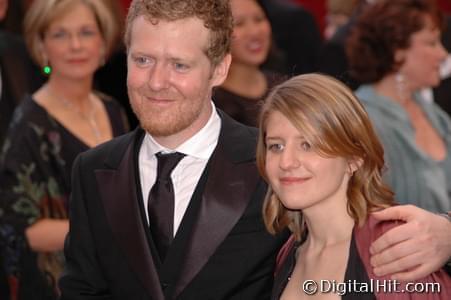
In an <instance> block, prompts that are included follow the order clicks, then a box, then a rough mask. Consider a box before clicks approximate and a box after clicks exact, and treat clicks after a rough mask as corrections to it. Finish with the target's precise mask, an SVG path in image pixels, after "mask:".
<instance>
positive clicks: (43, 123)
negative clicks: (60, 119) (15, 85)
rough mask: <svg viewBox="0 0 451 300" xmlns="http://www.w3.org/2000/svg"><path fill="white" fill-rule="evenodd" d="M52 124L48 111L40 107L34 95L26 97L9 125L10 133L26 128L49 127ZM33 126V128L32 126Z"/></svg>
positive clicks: (15, 111)
mask: <svg viewBox="0 0 451 300" xmlns="http://www.w3.org/2000/svg"><path fill="white" fill-rule="evenodd" d="M50 123H52V120H51V118H49V115H48V113H47V111H46V110H45V109H44V107H42V106H41V105H39V104H38V103H37V102H36V101H35V100H34V98H33V96H32V95H29V94H27V95H25V96H24V97H23V99H22V101H21V102H20V103H19V105H18V106H17V107H16V109H15V110H14V113H13V117H12V119H11V122H10V125H9V131H15V130H17V129H20V130H24V129H25V128H24V127H28V128H30V127H33V126H38V127H47V126H49V125H51V124H50ZM30 125H31V126H30Z"/></svg>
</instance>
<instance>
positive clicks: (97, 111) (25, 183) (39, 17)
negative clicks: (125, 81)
mask: <svg viewBox="0 0 451 300" xmlns="http://www.w3.org/2000/svg"><path fill="white" fill-rule="evenodd" d="M25 33H26V36H25V38H26V42H27V45H28V47H29V51H30V53H31V55H32V57H33V58H34V59H35V61H36V62H37V63H38V64H39V65H40V66H41V67H43V68H44V69H45V71H47V72H48V71H49V70H50V68H51V73H50V75H49V78H48V81H47V83H46V84H45V85H44V86H42V87H41V88H40V89H39V90H37V91H36V92H35V93H34V94H33V95H30V96H27V97H26V98H25V99H24V100H23V101H22V102H21V104H20V106H19V107H18V108H17V109H16V111H15V114H14V117H13V120H12V123H11V126H10V128H9V131H8V134H7V137H6V139H5V143H4V147H3V151H2V154H1V157H0V159H1V162H0V163H1V164H0V167H1V169H0V201H1V202H0V204H1V207H0V208H1V222H2V224H1V226H0V228H1V229H0V239H1V240H0V241H1V242H2V244H3V245H2V248H1V250H2V253H1V255H2V257H4V259H5V261H4V268H5V271H6V274H7V276H8V281H9V283H10V285H9V287H10V294H11V298H12V299H16V297H17V298H18V299H56V297H57V294H58V291H57V288H56V282H57V280H58V277H59V274H60V272H61V270H62V267H63V264H64V258H63V254H62V249H63V243H64V238H65V236H66V233H67V231H68V220H67V217H68V216H67V200H68V196H69V193H70V191H71V181H70V172H71V168H72V164H73V162H74V160H75V157H76V156H77V155H78V154H79V153H80V152H83V151H86V150H88V149H89V148H92V147H95V146H97V145H98V144H100V143H103V142H105V141H107V140H110V139H111V138H112V137H114V136H118V135H120V134H123V133H125V132H126V131H127V124H126V122H125V121H124V120H125V119H124V114H123V111H122V108H121V107H120V106H119V105H118V103H117V102H116V101H115V100H113V99H111V98H110V97H108V96H106V95H103V94H100V93H97V92H95V91H94V90H93V87H92V83H93V75H94V72H95V71H96V70H97V69H98V68H99V66H101V65H103V64H104V63H105V60H106V59H107V58H108V55H109V53H110V50H111V49H112V46H113V41H114V40H115V37H116V36H117V27H116V24H115V22H114V21H113V17H112V14H111V12H110V11H109V9H108V8H107V7H106V6H105V5H104V3H103V1H97V0H61V1H57V0H35V1H33V3H32V5H31V7H30V8H29V10H28V12H27V15H26V18H25Z"/></svg>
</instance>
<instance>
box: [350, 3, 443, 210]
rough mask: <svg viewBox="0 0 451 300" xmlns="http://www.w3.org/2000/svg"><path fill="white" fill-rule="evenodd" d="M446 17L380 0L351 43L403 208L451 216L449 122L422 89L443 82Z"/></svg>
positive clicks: (431, 7)
mask: <svg viewBox="0 0 451 300" xmlns="http://www.w3.org/2000/svg"><path fill="white" fill-rule="evenodd" d="M442 22H443V20H442V15H441V13H440V11H439V9H438V8H437V7H436V5H435V3H434V2H433V1H429V0H398V1H389V0H380V1H378V2H376V3H375V4H372V5H369V6H367V7H366V9H365V10H364V11H363V12H362V14H361V15H360V16H359V18H358V19H357V21H356V24H355V26H354V28H353V31H352V33H351V36H350V37H349V39H348V43H347V54H348V59H349V63H350V69H351V71H352V74H353V76H354V77H355V78H358V79H359V80H360V81H361V82H364V83H366V84H365V85H363V86H361V87H360V88H359V89H358V90H357V92H356V95H357V97H358V98H359V99H360V100H361V101H362V102H363V104H364V106H365V108H366V110H367V111H368V113H369V115H370V117H371V120H372V122H373V124H374V125H375V127H376V130H377V132H378V134H379V137H380V138H381V140H382V143H383V145H384V149H385V159H386V161H387V166H388V172H387V173H386V178H384V179H386V182H387V183H388V184H389V185H390V187H391V188H392V189H393V190H394V192H395V194H396V198H397V200H398V201H399V202H401V203H412V204H415V205H417V206H419V207H422V208H425V209H427V210H430V211H434V212H444V211H449V210H451V198H450V193H451V120H450V118H449V116H448V115H447V114H446V113H445V112H444V111H443V110H442V109H440V108H439V107H438V106H437V105H436V104H435V103H433V102H430V101H426V100H425V99H423V98H422V96H421V95H420V93H419V91H420V90H421V89H422V88H427V87H434V86H437V85H438V84H439V83H440V74H439V67H440V64H441V62H442V61H443V60H444V59H445V58H446V56H447V52H446V51H445V49H444V48H443V46H442V44H441V41H440V33H441V30H442Z"/></svg>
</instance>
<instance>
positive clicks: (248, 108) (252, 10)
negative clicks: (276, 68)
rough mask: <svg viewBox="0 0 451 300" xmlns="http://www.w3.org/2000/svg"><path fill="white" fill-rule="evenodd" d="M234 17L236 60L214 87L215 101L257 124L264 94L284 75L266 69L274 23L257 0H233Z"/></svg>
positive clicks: (242, 119) (239, 118)
mask: <svg viewBox="0 0 451 300" xmlns="http://www.w3.org/2000/svg"><path fill="white" fill-rule="evenodd" d="M230 4H231V8H232V14H233V18H234V27H233V37H232V45H231V53H232V63H231V65H230V70H229V74H228V75H227V79H226V80H225V82H224V83H223V84H222V85H221V86H220V87H218V88H216V89H215V90H214V94H213V101H214V103H215V104H216V106H217V107H218V108H219V109H222V110H223V111H225V112H226V113H227V114H228V115H230V116H231V117H232V118H234V119H235V120H237V121H239V122H241V123H243V124H246V125H249V126H254V127H256V126H257V119H258V113H259V111H260V107H261V105H262V101H263V98H264V97H265V96H266V94H267V92H268V91H269V89H270V88H271V87H272V86H274V85H275V84H276V83H277V82H278V81H281V77H280V76H279V75H277V74H276V73H273V72H269V71H262V70H261V68H260V67H261V65H262V64H263V63H264V62H265V60H266V58H267V57H268V53H269V51H270V47H271V24H270V23H269V20H268V18H267V17H266V13H265V12H264V10H263V8H262V6H261V5H260V3H259V2H258V1H257V0H231V1H230Z"/></svg>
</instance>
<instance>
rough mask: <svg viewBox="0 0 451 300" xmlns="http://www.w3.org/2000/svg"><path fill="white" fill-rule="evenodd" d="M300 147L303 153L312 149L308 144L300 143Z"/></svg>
mask: <svg viewBox="0 0 451 300" xmlns="http://www.w3.org/2000/svg"><path fill="white" fill-rule="evenodd" d="M301 147H302V150H304V151H309V150H310V149H312V145H310V143H309V142H302V143H301Z"/></svg>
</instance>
